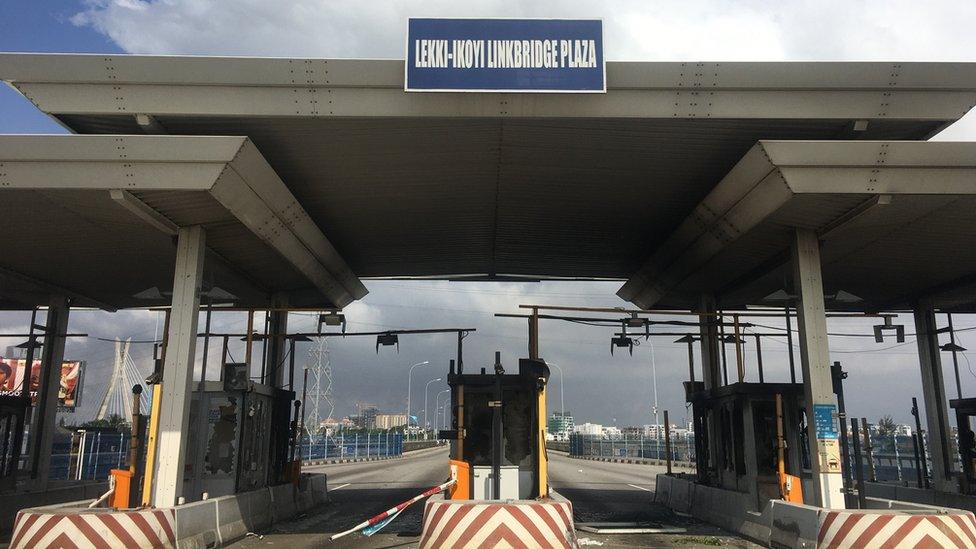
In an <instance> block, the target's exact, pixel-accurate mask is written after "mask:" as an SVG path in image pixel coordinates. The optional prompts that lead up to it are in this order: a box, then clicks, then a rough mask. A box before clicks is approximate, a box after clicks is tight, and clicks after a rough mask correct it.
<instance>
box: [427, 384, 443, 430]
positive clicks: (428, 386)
mask: <svg viewBox="0 0 976 549" xmlns="http://www.w3.org/2000/svg"><path fill="white" fill-rule="evenodd" d="M440 380H441V378H436V379H432V380H430V381H428V382H427V385H426V386H425V387H424V440H427V427H428V426H429V425H430V424H429V423H427V389H430V384H431V383H436V382H438V381H440Z"/></svg>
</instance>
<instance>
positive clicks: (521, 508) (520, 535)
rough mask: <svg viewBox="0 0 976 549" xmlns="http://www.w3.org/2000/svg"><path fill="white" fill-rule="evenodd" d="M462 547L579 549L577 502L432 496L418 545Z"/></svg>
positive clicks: (426, 547) (423, 548)
mask: <svg viewBox="0 0 976 549" xmlns="http://www.w3.org/2000/svg"><path fill="white" fill-rule="evenodd" d="M469 544H470V545H469ZM461 547H479V548H488V549H490V548H494V547H526V548H538V549H550V548H557V547H558V548H564V549H575V548H576V547H578V543H577V541H576V531H575V527H574V525H573V506H572V504H571V503H569V502H568V501H513V502H491V501H428V502H427V507H426V509H425V510H424V527H423V534H422V535H421V537H420V549H451V548H458V549H460V548H461Z"/></svg>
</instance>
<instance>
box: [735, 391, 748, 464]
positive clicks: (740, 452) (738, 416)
mask: <svg viewBox="0 0 976 549" xmlns="http://www.w3.org/2000/svg"><path fill="white" fill-rule="evenodd" d="M732 429H733V431H732V437H733V441H734V444H733V447H734V448H733V451H734V452H735V474H737V475H740V476H741V475H744V474H746V456H745V447H744V446H743V444H744V442H745V425H744V424H743V418H742V404H741V403H739V402H736V403H735V404H734V405H733V406H732Z"/></svg>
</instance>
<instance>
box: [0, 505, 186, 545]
mask: <svg viewBox="0 0 976 549" xmlns="http://www.w3.org/2000/svg"><path fill="white" fill-rule="evenodd" d="M82 547H85V548H94V549H113V548H116V547H126V548H129V547H135V548H138V549H158V548H170V547H172V548H175V547H176V517H175V514H174V512H173V510H172V509H146V510H143V511H108V510H94V509H93V510H91V511H80V510H74V511H66V512H57V511H54V510H52V511H21V512H20V513H18V514H17V518H16V520H15V521H14V533H13V537H11V539H10V549H27V548H30V549H47V548H52V549H54V548H62V549H68V548H82Z"/></svg>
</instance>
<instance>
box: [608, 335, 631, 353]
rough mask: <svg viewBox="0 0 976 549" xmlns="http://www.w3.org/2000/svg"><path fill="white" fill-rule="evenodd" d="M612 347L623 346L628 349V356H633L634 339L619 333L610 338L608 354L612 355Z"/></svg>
mask: <svg viewBox="0 0 976 549" xmlns="http://www.w3.org/2000/svg"><path fill="white" fill-rule="evenodd" d="M614 347H624V348H626V349H628V350H629V351H630V356H634V340H633V339H631V338H629V337H627V336H625V335H619V336H615V337H611V338H610V355H611V356H612V355H613V349H614Z"/></svg>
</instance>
